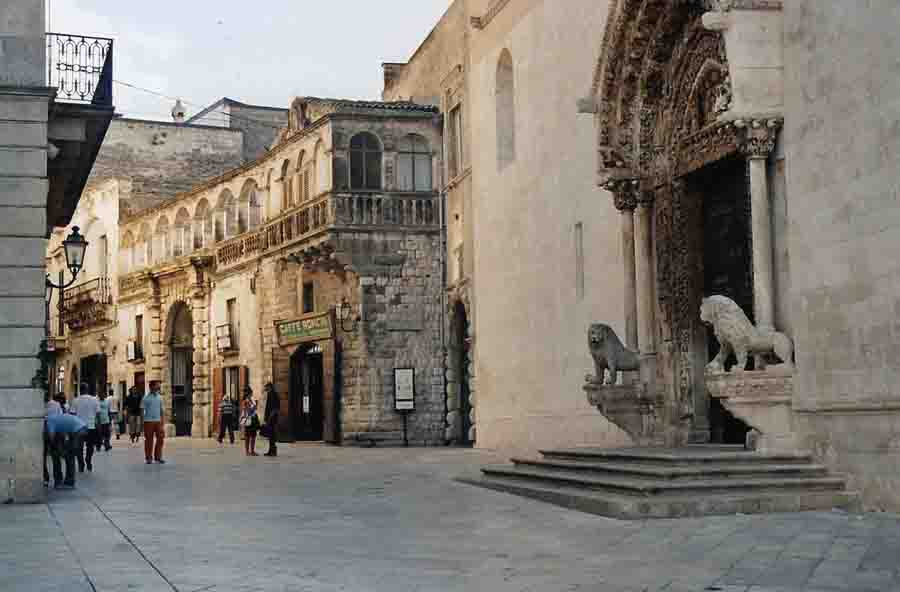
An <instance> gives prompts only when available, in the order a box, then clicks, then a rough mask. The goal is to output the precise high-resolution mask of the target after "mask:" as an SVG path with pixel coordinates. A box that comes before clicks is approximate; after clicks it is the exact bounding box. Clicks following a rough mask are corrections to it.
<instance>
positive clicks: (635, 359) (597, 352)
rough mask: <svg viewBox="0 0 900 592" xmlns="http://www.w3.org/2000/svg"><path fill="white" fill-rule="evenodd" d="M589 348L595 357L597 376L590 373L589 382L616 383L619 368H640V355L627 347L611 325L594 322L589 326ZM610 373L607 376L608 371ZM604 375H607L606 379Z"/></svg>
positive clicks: (626, 369) (627, 369)
mask: <svg viewBox="0 0 900 592" xmlns="http://www.w3.org/2000/svg"><path fill="white" fill-rule="evenodd" d="M588 348H589V349H590V350H591V357H592V358H594V371H595V372H596V376H591V375H588V376H587V377H586V379H587V381H588V382H592V383H595V384H616V382H617V380H618V377H619V376H618V374H619V370H625V371H629V370H639V369H640V357H639V356H638V354H637V353H635V352H633V351H631V350H629V349H627V348H626V347H625V346H624V345H622V342H621V341H620V340H619V336H618V335H616V332H615V331H613V329H612V327H610V326H609V325H604V324H602V323H592V324H591V326H590V327H589V328H588ZM607 370H609V375H608V376H606V371H607ZM604 376H606V378H605V380H604Z"/></svg>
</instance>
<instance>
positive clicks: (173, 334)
mask: <svg viewBox="0 0 900 592" xmlns="http://www.w3.org/2000/svg"><path fill="white" fill-rule="evenodd" d="M166 346H167V347H168V349H169V372H170V379H171V380H170V384H171V385H172V419H173V422H174V424H175V435H176V436H190V435H191V427H192V425H193V423H194V396H193V383H194V322H193V318H192V315H191V311H190V309H189V308H188V306H187V304H185V303H184V302H177V303H175V304H174V305H172V308H171V309H170V311H169V319H168V323H167V327H166Z"/></svg>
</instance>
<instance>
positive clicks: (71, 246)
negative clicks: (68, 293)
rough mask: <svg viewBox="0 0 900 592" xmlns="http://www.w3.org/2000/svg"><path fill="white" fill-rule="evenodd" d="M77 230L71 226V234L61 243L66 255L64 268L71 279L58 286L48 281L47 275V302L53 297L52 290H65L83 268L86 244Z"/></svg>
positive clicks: (48, 276) (48, 275)
mask: <svg viewBox="0 0 900 592" xmlns="http://www.w3.org/2000/svg"><path fill="white" fill-rule="evenodd" d="M78 230H79V229H78V227H77V226H73V227H72V234H70V235H69V236H68V237H67V238H66V240H64V241H63V250H64V251H65V253H66V267H68V268H69V272H70V273H71V274H72V279H71V280H70V281H69V282H68V283H66V284H63V285H60V286H58V285H56V284H54V283H53V282H51V281H50V274H49V273H48V274H47V278H46V280H45V282H46V286H47V299H48V300H49V299H50V298H52V296H53V288H56V289H57V290H65V289H66V288H68V287H69V286H71V285H72V284H74V283H75V279H76V278H77V277H78V273H79V272H80V271H81V268H82V267H84V252H85V251H86V250H87V246H88V242H87V241H86V240H84V237H83V236H81V233H79V232H78Z"/></svg>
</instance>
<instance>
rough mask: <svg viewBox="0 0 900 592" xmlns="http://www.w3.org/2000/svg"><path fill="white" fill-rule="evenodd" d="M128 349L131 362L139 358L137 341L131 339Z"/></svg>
mask: <svg viewBox="0 0 900 592" xmlns="http://www.w3.org/2000/svg"><path fill="white" fill-rule="evenodd" d="M126 350H127V351H126V356H127V357H128V361H129V362H133V361H134V360H136V359H137V342H134V341H129V342H128V347H127V348H126Z"/></svg>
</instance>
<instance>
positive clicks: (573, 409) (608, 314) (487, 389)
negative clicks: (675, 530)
mask: <svg viewBox="0 0 900 592" xmlns="http://www.w3.org/2000/svg"><path fill="white" fill-rule="evenodd" d="M489 4H490V2H489V1H488V0H478V1H477V2H472V3H471V6H472V14H473V16H478V15H483V14H485V11H486V10H487V8H488V5H489ZM608 12H609V11H608V3H607V2H595V1H587V0H578V1H576V0H571V1H567V2H554V1H551V0H546V1H539V0H511V1H510V2H508V3H507V4H506V5H505V7H504V8H503V9H502V10H501V11H500V12H499V13H498V14H497V15H496V16H495V17H494V18H493V19H492V20H490V22H489V23H487V24H486V25H485V26H484V27H483V28H482V29H480V30H478V31H477V32H473V33H472V37H471V47H472V59H471V61H472V71H471V78H470V81H469V91H470V94H471V96H472V101H471V111H470V112H471V117H470V119H471V122H472V123H471V125H472V129H473V130H477V132H478V140H477V141H475V142H473V144H472V152H473V155H472V162H473V163H477V165H476V166H477V168H476V170H474V175H473V199H472V203H473V209H474V219H475V227H474V243H473V244H474V245H475V248H476V251H475V253H474V263H475V286H476V290H477V293H476V302H477V313H476V317H475V329H476V331H475V333H476V341H477V346H476V350H475V356H476V372H477V403H476V405H477V407H476V408H477V420H478V426H477V427H478V439H477V445H478V446H479V447H485V448H498V449H502V450H504V451H509V452H520V453H521V452H524V453H531V452H534V451H535V450H536V449H539V448H544V447H554V446H572V445H586V444H587V445H598V446H603V445H617V444H622V443H624V442H625V441H626V437H625V435H624V433H623V432H621V431H620V430H618V428H615V427H614V426H612V424H611V423H609V422H608V421H607V420H606V419H604V418H603V416H602V415H601V414H600V413H599V412H598V411H597V410H596V409H595V408H593V407H591V406H590V405H589V404H588V402H587V400H586V398H585V395H584V392H583V391H582V389H581V387H582V385H583V382H584V376H585V374H586V373H587V372H589V371H590V369H591V368H592V362H591V358H590V356H589V353H588V348H587V327H588V325H589V324H590V323H591V322H596V321H601V322H605V323H609V324H611V325H612V326H613V327H614V328H615V329H616V331H617V332H618V334H619V335H620V336H623V335H624V334H625V333H624V329H625V319H624V314H625V313H624V302H623V293H624V289H623V286H624V276H623V263H622V255H621V246H620V245H621V242H622V240H621V231H620V215H619V214H618V213H617V212H616V210H615V209H614V207H613V202H612V199H611V197H610V196H609V195H608V194H607V193H605V192H604V191H601V190H600V189H599V188H597V187H596V185H595V182H596V174H595V172H596V164H597V161H596V146H597V136H596V132H595V126H594V121H593V119H592V118H591V117H590V116H586V115H578V113H577V108H576V104H577V100H578V99H579V97H581V96H582V95H583V94H584V93H585V92H586V81H590V80H591V79H592V77H593V72H594V68H595V66H596V60H597V56H598V55H600V46H601V43H602V40H603V39H602V38H603V34H602V32H603V30H604V26H605V21H606V17H607V15H608ZM504 49H506V50H508V51H509V52H510V55H511V57H512V62H513V78H514V88H515V92H514V101H513V103H514V110H515V112H514V114H513V117H512V120H513V121H514V125H515V128H516V129H515V134H514V136H515V138H516V145H515V159H514V160H513V161H512V162H510V163H509V164H506V165H505V166H503V167H502V168H501V167H498V158H497V142H496V127H497V126H496V120H497V117H496V115H497V102H496V92H495V91H496V88H497V71H498V64H499V59H500V55H501V52H502V51H503V50H504ZM579 224H580V225H581V226H580V228H581V236H582V241H583V244H582V247H583V248H582V249H579V248H578V246H577V245H576V241H577V236H578V234H579V232H578V230H576V228H579V227H578V226H577V225H579ZM579 251H581V252H583V262H584V264H583V277H580V269H581V268H580V266H579V262H578V252H579ZM582 285H583V286H584V290H583V292H582V291H581V288H580V287H581V286H582Z"/></svg>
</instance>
